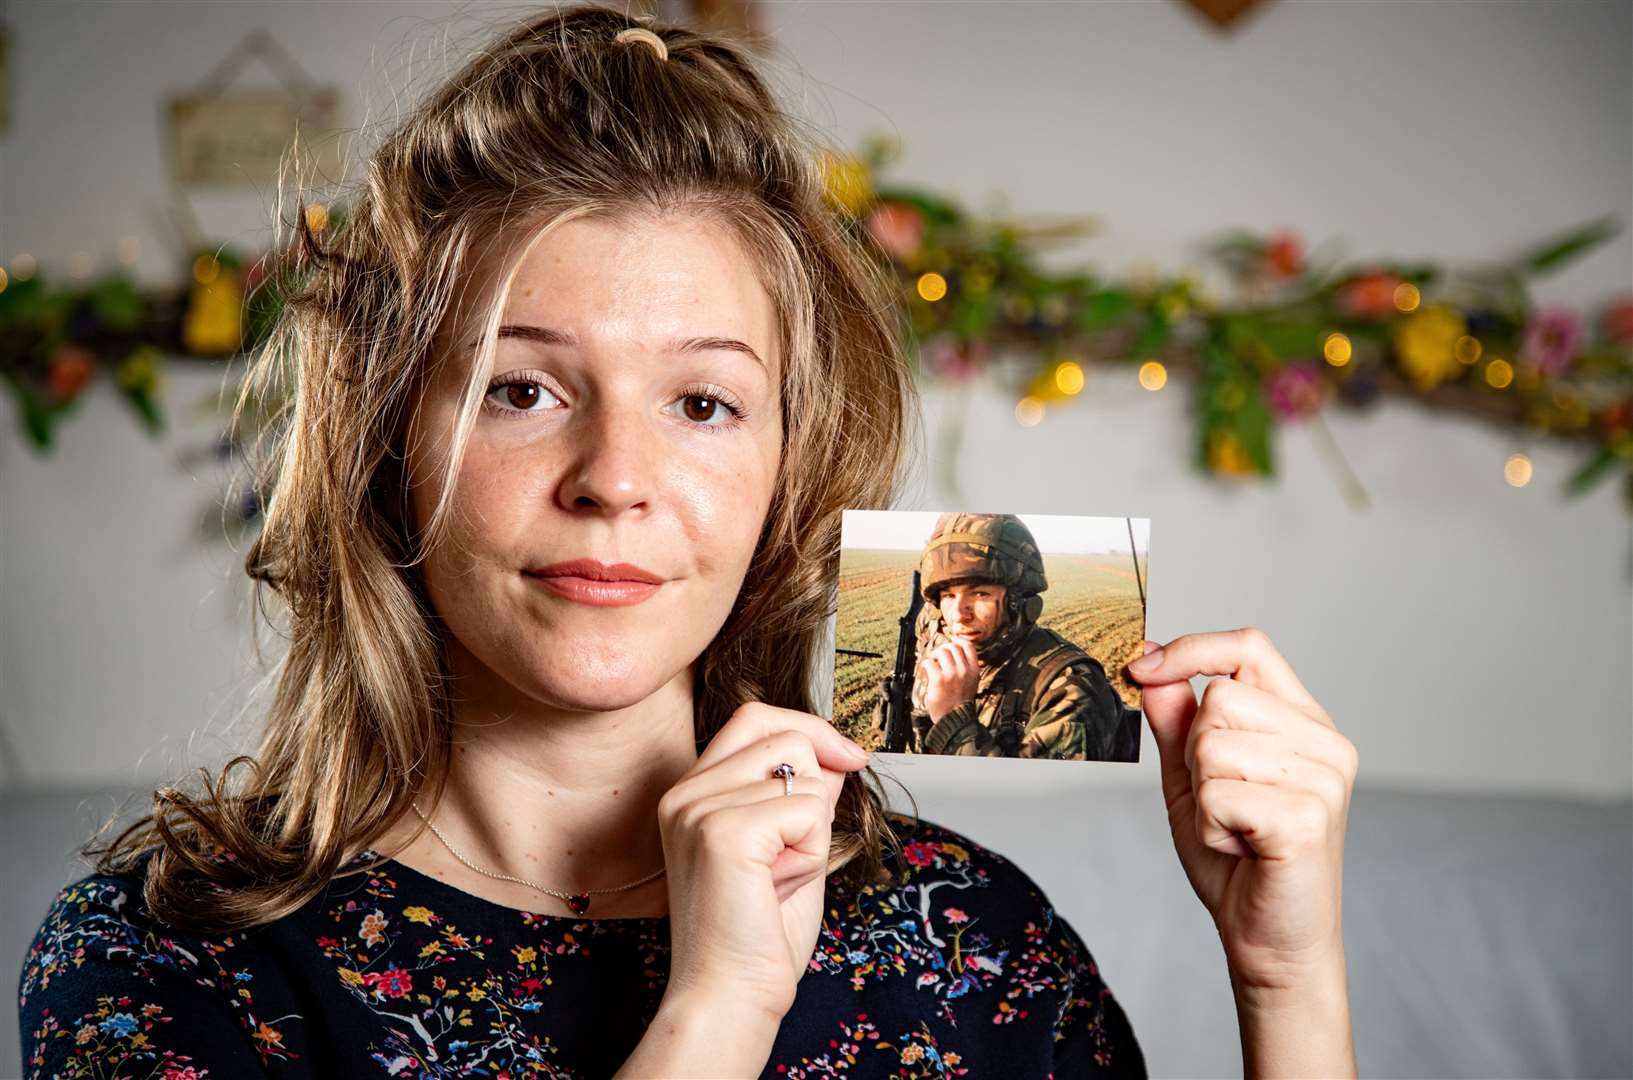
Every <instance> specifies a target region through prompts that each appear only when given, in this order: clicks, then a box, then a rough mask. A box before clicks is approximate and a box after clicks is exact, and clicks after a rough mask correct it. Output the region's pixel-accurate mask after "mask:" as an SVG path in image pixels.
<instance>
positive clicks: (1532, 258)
mask: <svg viewBox="0 0 1633 1080" xmlns="http://www.w3.org/2000/svg"><path fill="white" fill-rule="evenodd" d="M1620 231H1621V229H1620V227H1618V226H1617V224H1616V219H1615V217H1613V216H1610V217H1603V218H1600V219H1599V220H1597V221H1593V222H1589V223H1588V224H1587V225H1583V226H1581V227H1579V228H1577V229H1574V230H1572V231H1570V232H1568V233H1565V234H1563V235H1561V236H1557V237H1555V238H1554V239H1552V240H1549V241H1546V242H1545V243H1543V244H1540V245H1538V246H1537V247H1535V248H1533V249H1532V250H1531V251H1530V252H1529V253H1527V254H1525V255H1523V256H1521V257H1520V260H1519V262H1520V268H1521V269H1522V270H1524V271H1528V272H1530V273H1533V274H1540V273H1543V272H1544V271H1548V270H1555V269H1558V268H1559V267H1560V266H1562V265H1564V264H1565V263H1567V262H1569V261H1570V260H1572V259H1574V258H1576V257H1577V256H1578V255H1581V254H1582V253H1583V252H1586V251H1588V250H1590V249H1592V248H1595V247H1598V246H1599V245H1600V244H1602V243H1604V242H1605V241H1606V240H1608V239H1610V238H1611V237H1612V236H1615V235H1616V234H1617V233H1618V232H1620Z"/></svg>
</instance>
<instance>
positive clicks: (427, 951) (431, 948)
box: [420, 941, 443, 958]
mask: <svg viewBox="0 0 1633 1080" xmlns="http://www.w3.org/2000/svg"><path fill="white" fill-rule="evenodd" d="M442 952H443V948H442V942H440V941H432V942H429V943H427V944H426V946H425V948H423V949H421V950H420V956H421V957H422V958H424V957H427V956H436V955H441V954H442Z"/></svg>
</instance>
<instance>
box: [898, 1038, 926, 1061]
mask: <svg viewBox="0 0 1633 1080" xmlns="http://www.w3.org/2000/svg"><path fill="white" fill-rule="evenodd" d="M923 1056H924V1047H922V1046H920V1045H919V1044H918V1043H913V1044H911V1045H909V1046H904V1047H902V1063H903V1064H905V1065H911V1064H912V1063H913V1062H915V1061H917V1060H918V1059H919V1058H921V1057H923Z"/></svg>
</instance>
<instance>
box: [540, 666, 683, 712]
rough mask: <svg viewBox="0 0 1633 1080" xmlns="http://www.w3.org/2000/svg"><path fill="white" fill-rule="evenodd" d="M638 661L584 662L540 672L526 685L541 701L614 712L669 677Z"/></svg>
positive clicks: (643, 697)
mask: <svg viewBox="0 0 1633 1080" xmlns="http://www.w3.org/2000/svg"><path fill="white" fill-rule="evenodd" d="M650 664H651V662H650V658H648V660H647V661H646V662H644V663H642V662H639V661H636V662H632V663H630V664H628V665H612V666H595V665H588V664H586V665H583V666H576V667H568V668H566V669H559V670H558V669H552V670H550V671H546V672H537V673H535V674H534V675H533V677H532V678H531V679H529V680H528V681H527V683H525V684H524V685H526V686H527V689H528V692H529V693H530V694H531V695H532V696H533V697H534V698H537V699H538V700H539V701H543V702H548V703H549V704H551V705H553V706H555V707H556V708H560V709H573V710H577V711H582V712H611V711H613V710H615V709H627V708H629V707H630V706H631V705H636V704H639V703H640V702H642V701H645V700H646V699H647V698H649V697H651V696H652V695H653V694H654V693H656V692H657V691H658V690H660V689H661V688H662V687H663V685H664V683H665V682H666V681H667V680H668V677H667V676H665V674H664V673H663V672H660V671H658V670H656V669H654V668H653V667H651V666H650Z"/></svg>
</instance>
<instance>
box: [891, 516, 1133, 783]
mask: <svg viewBox="0 0 1633 1080" xmlns="http://www.w3.org/2000/svg"><path fill="white" fill-rule="evenodd" d="M919 578H920V580H919V588H920V590H921V592H922V594H923V597H924V606H923V607H922V609H920V612H919V616H918V623H917V630H918V635H917V636H918V651H917V657H918V660H917V666H916V669H915V676H914V680H913V690H912V720H913V725H914V728H915V731H916V734H917V743H918V749H919V750H920V752H922V753H929V754H959V755H977V756H993V757H1027V758H1055V759H1063V760H1078V761H1083V760H1091V761H1094V760H1098V761H1106V760H1116V761H1133V760H1134V759H1135V755H1136V753H1137V746H1138V737H1139V727H1138V724H1139V712H1138V710H1134V709H1130V708H1128V707H1127V706H1126V705H1124V703H1123V700H1122V698H1121V697H1120V696H1119V695H1118V693H1117V690H1116V688H1115V687H1113V686H1112V684H1111V681H1110V680H1109V679H1108V678H1107V677H1106V672H1105V669H1104V667H1102V666H1101V664H1100V662H1099V661H1098V660H1096V659H1095V658H1094V657H1092V656H1090V655H1089V654H1088V653H1086V652H1084V651H1083V650H1082V649H1081V648H1079V647H1078V646H1077V645H1075V644H1073V643H1072V642H1070V641H1068V640H1067V639H1066V638H1065V637H1063V636H1061V635H1060V634H1059V633H1056V632H1055V631H1054V630H1051V629H1049V628H1047V627H1043V626H1039V625H1038V623H1037V619H1038V616H1039V615H1040V614H1041V613H1042V611H1043V597H1041V596H1040V595H1038V594H1039V593H1041V592H1043V591H1044V590H1045V589H1046V588H1048V582H1047V580H1046V578H1045V576H1044V568H1043V558H1042V555H1041V554H1040V553H1039V551H1038V546H1037V543H1036V541H1035V540H1034V539H1033V537H1032V533H1031V530H1029V529H1028V528H1027V527H1026V525H1025V523H1024V522H1022V521H1021V519H1020V518H1018V517H1016V516H1015V515H1013V514H956V513H952V514H943V515H941V517H940V518H939V519H938V520H937V521H936V525H935V528H934V530H933V531H932V532H931V534H930V539H929V542H928V544H927V545H926V547H925V549H924V554H923V556H922V557H921V559H920V562H919ZM876 717H877V713H876ZM876 722H877V719H876Z"/></svg>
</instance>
